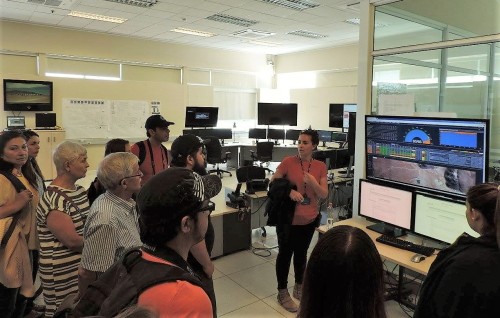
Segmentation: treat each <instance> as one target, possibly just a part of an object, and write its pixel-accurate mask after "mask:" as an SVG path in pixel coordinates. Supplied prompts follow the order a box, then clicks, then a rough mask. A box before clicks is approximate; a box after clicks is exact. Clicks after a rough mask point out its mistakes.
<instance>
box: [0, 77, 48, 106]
mask: <svg viewBox="0 0 500 318" xmlns="http://www.w3.org/2000/svg"><path fill="white" fill-rule="evenodd" d="M3 109H4V110H5V111H9V110H11V111H19V112H20V111H52V109H53V88H52V82H46V81H26V80H16V79H4V80H3Z"/></svg>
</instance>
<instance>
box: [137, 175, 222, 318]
mask: <svg viewBox="0 0 500 318" xmlns="http://www.w3.org/2000/svg"><path fill="white" fill-rule="evenodd" d="M214 177H215V178H214ZM221 188H222V183H221V181H220V178H218V177H217V176H214V175H205V176H202V177H201V176H199V175H198V174H197V173H195V172H193V171H191V170H189V169H186V168H177V167H173V168H169V169H167V170H165V171H163V172H161V173H160V174H158V175H156V176H154V177H152V178H151V179H150V180H149V181H148V182H146V184H144V186H143V187H142V189H141V191H140V192H139V194H138V195H137V200H136V202H137V210H138V213H139V233H140V237H141V240H142V242H143V243H144V245H143V247H142V248H141V249H142V251H143V253H142V257H143V258H144V259H145V260H148V261H151V262H157V263H166V264H170V265H175V266H177V267H180V268H181V269H183V270H185V271H187V272H190V273H191V274H192V275H194V276H196V274H195V273H193V271H192V269H191V267H190V265H189V264H188V262H187V257H188V253H189V250H190V249H191V247H192V246H193V245H195V244H197V243H199V242H201V241H202V240H203V239H204V237H205V233H206V230H207V227H208V216H209V215H210V213H212V211H213V210H214V209H215V204H214V203H213V202H211V201H210V199H211V198H213V197H214V196H216V195H217V194H218V193H219V192H220V190H221ZM137 304H138V305H140V306H145V307H148V308H150V309H153V310H154V311H156V312H157V313H158V314H159V316H160V317H194V318H197V317H199V318H201V317H212V306H211V303H210V299H209V297H208V296H207V293H206V291H204V287H203V288H200V287H198V286H195V285H193V284H191V283H189V282H187V281H177V282H166V283H159V284H157V285H154V286H152V287H150V288H148V289H146V290H145V291H144V292H142V293H141V294H140V295H139V298H138V302H137Z"/></svg>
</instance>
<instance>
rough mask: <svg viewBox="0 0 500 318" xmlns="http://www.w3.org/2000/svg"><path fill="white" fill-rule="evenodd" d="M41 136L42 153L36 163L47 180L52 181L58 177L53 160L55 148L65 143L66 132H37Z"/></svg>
mask: <svg viewBox="0 0 500 318" xmlns="http://www.w3.org/2000/svg"><path fill="white" fill-rule="evenodd" d="M35 131H36V133H37V134H38V135H39V136H40V152H39V153H38V156H37V157H36V161H37V162H38V165H39V166H40V170H42V173H43V176H44V178H45V180H52V179H54V178H55V177H56V176H57V171H56V167H55V166H54V162H53V160H52V153H53V151H54V149H55V147H56V146H57V145H58V144H60V143H61V142H63V141H64V139H65V136H66V132H65V131H64V130H35Z"/></svg>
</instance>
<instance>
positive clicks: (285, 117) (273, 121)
mask: <svg viewBox="0 0 500 318" xmlns="http://www.w3.org/2000/svg"><path fill="white" fill-rule="evenodd" d="M257 124H258V125H286V126H297V104H295V103H258V104H257Z"/></svg>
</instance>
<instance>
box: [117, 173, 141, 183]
mask: <svg viewBox="0 0 500 318" xmlns="http://www.w3.org/2000/svg"><path fill="white" fill-rule="evenodd" d="M143 175H144V174H143V173H142V171H139V173H137V174H134V175H133V176H128V177H124V178H122V179H121V180H120V182H119V183H122V181H123V180H125V179H128V178H135V177H142V176H143Z"/></svg>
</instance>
